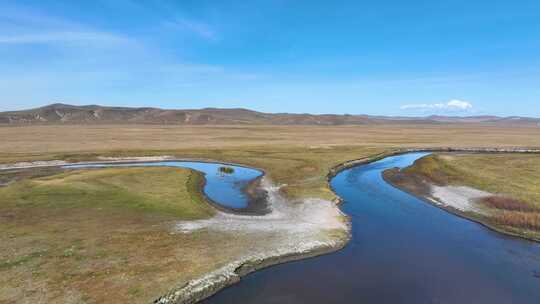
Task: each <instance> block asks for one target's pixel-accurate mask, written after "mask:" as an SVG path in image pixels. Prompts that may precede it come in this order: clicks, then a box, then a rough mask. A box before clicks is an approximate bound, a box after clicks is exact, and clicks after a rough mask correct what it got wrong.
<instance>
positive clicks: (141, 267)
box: [0, 124, 540, 303]
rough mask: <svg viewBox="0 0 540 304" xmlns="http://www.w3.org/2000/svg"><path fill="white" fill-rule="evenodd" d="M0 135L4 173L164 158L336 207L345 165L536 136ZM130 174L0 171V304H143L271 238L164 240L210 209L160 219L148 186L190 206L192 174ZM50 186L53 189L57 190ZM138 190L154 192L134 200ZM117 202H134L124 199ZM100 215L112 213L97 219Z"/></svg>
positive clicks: (482, 130)
mask: <svg viewBox="0 0 540 304" xmlns="http://www.w3.org/2000/svg"><path fill="white" fill-rule="evenodd" d="M0 138H1V141H0V164H13V163H17V162H32V161H40V160H65V161H69V162H75V161H86V160H103V159H106V158H107V157H134V156H162V155H169V156H173V157H176V158H183V159H204V160H216V161H224V162H233V163H238V164H243V165H248V166H252V167H256V168H260V169H263V170H264V171H265V173H266V174H267V177H268V178H269V180H270V181H272V182H273V183H274V184H275V185H280V186H281V188H280V191H281V193H282V194H283V195H284V196H285V197H287V198H288V199H290V200H291V201H295V200H296V201H299V200H305V199H310V198H316V199H325V200H327V201H328V202H327V203H328V204H331V202H330V200H333V199H335V198H336V197H335V194H334V193H333V192H332V191H331V190H330V189H329V186H328V183H327V176H328V173H329V171H330V169H331V168H333V167H334V166H336V165H338V164H340V163H343V162H346V161H348V160H353V159H369V158H373V157H377V156H378V155H381V154H384V153H390V152H392V151H395V150H397V149H404V148H437V147H454V148H472V147H476V148H516V147H521V148H529V147H531V148H534V147H540V128H539V127H535V126H515V127H501V126H486V125H476V124H467V125H457V124H448V125H410V124H408V125H360V126H231V125H228V126H159V125H105V126H101V125H100V126H93V125H85V126H80V125H46V126H2V127H0ZM534 157H536V155H535V156H534ZM129 170H142V171H145V172H146V170H151V169H143V168H139V169H129ZM129 170H128V169H126V171H117V172H115V174H118V176H116V177H114V178H111V177H110V176H109V175H108V174H111V172H114V171H107V170H106V169H105V170H104V171H95V172H96V173H92V174H98V175H99V174H103V176H101V175H100V176H101V177H100V178H98V179H96V177H95V176H92V174H90V176H88V175H87V174H88V173H87V174H82V173H81V174H80V175H74V176H70V175H67V176H66V175H65V173H62V172H57V171H55V170H48V169H42V170H41V171H40V170H35V172H34V173H32V174H28V173H23V171H18V170H7V171H3V172H2V173H1V179H0V183H1V184H3V185H4V186H2V187H0V191H3V192H2V193H4V194H5V195H3V196H2V198H3V199H2V201H1V204H2V207H1V209H0V212H1V213H0V216H1V218H2V225H1V230H2V231H1V232H2V235H3V236H4V239H3V240H2V242H1V244H2V245H1V246H2V248H1V249H2V250H1V251H2V252H3V255H2V257H1V259H2V260H1V261H0V263H1V264H0V265H1V268H0V272H2V277H3V278H4V282H3V283H2V288H1V289H0V303H12V302H15V301H17V302H20V303H25V302H28V303H30V302H32V301H39V300H44V301H46V302H49V303H53V302H58V303H68V302H69V301H72V302H77V301H85V302H88V303H95V302H103V301H105V302H111V301H112V302H115V303H147V302H149V301H151V300H153V299H156V298H157V297H159V296H161V295H163V294H164V292H166V291H167V290H171V289H172V288H176V287H178V286H182V284H184V283H186V282H187V281H188V280H189V279H193V278H196V277H199V276H200V275H202V274H204V273H207V272H209V271H211V270H213V269H216V267H221V266H223V265H226V263H227V261H228V260H231V259H234V258H235V257H238V256H240V255H242V252H241V251H242V250H243V249H242V248H244V249H245V248H251V249H253V248H256V247H259V248H263V247H264V246H267V245H268V244H269V243H268V240H270V239H272V238H274V237H275V236H274V234H272V233H268V232H265V235H264V237H262V238H261V237H257V236H254V235H249V236H247V235H238V234H237V233H229V234H228V233H224V232H219V233H218V232H208V231H204V230H203V231H195V232H193V233H192V234H170V231H171V230H170V227H171V226H170V225H168V224H163V223H169V224H170V223H173V222H174V221H177V220H186V219H194V218H200V217H201V216H202V217H206V216H208V214H211V212H210V213H208V212H209V211H208V210H206V209H205V208H203V209H197V211H196V213H191V214H186V213H183V212H182V210H180V209H177V208H176V209H175V208H169V209H166V210H164V209H162V208H161V207H162V206H159V204H158V205H156V202H157V201H158V200H159V199H161V198H160V196H159V195H157V194H156V191H151V189H149V188H153V187H156V186H159V187H163V186H166V185H168V184H170V182H171V178H177V179H179V180H181V181H180V182H179V183H178V184H179V185H185V187H179V188H177V189H176V191H179V193H180V194H181V197H185V198H186V199H185V200H184V201H183V202H184V203H186V200H190V199H189V198H188V197H191V196H190V195H193V188H192V187H193V185H194V184H193V183H189V182H188V181H189V180H190V178H189V172H190V171H187V170H168V169H160V171H159V172H157V173H160V174H156V175H151V177H152V178H153V179H155V180H152V178H145V177H143V176H141V177H140V178H139V179H137V178H133V177H132V175H133V173H134V172H133V171H129ZM100 172H101V173H100ZM154 173H156V172H154ZM145 174H146V173H145ZM107 176H109V177H107ZM175 176H176V177H175ZM529 182H534V181H529ZM96 183H97V184H100V185H102V186H103V187H104V188H103V189H101V190H100V191H105V192H106V193H105V192H104V193H101V192H99V191H98V192H95V193H93V194H92V195H94V196H84V197H85V199H86V200H80V197H79V198H78V197H73V195H75V194H77V191H79V190H81V189H83V190H84V189H86V191H88V189H94V188H95V185H96ZM38 186H39V187H38ZM45 186H46V187H53V188H54V187H60V188H59V189H61V190H62V191H63V192H62V191H60V192H59V191H57V190H58V189H57V188H54V189H53V188H51V189H49V188H47V189H45V188H43V187H45ZM118 187H120V188H118ZM122 187H124V188H122ZM23 188H24V189H23ZM74 189H75V190H77V189H78V190H77V191H75V190H74ZM119 189H120V190H121V189H124V190H121V191H120V190H119ZM199 190H200V189H199ZM73 191H75V192H73ZM107 191H109V192H107ZM111 191H112V192H111ZM118 191H120V192H118ZM122 191H123V192H122ZM141 191H142V192H144V191H149V193H139V194H137V193H138V192H141ZM158 192H159V191H158ZM83 193H87V192H84V191H83ZM107 193H109V194H110V193H114V194H115V195H116V194H118V195H117V196H116V199H118V204H115V205H114V206H108V205H107V204H105V205H104V206H95V208H94V207H92V208H88V206H92V204H91V202H90V201H91V200H92V199H96V200H101V201H102V200H103V197H100V195H108V194H107ZM119 193H120V194H122V193H124V194H129V196H130V199H129V200H124V198H125V196H122V195H120V194H119ZM189 193H191V194H189ZM8 194H9V195H8ZM79 194H80V193H79ZM137 195H139V196H137ZM75 196H76V195H75ZM195 201H197V200H194V202H195ZM145 203H146V204H145ZM173 203H174V202H173ZM199 203H200V202H199ZM98 205H99V204H98ZM133 206H139V207H140V208H132V207H133ZM141 206H142V207H141ZM176 206H177V207H178V206H179V205H176ZM185 206H189V204H188V205H185ZM109 207H110V209H107V208H109ZM191 207H193V206H191ZM99 208H105V210H108V212H107V213H106V214H105V215H104V212H103V210H100V209H99ZM123 210H129V212H122V211H123ZM36 219H41V220H36ZM49 222H50V223H52V224H50V223H49ZM96 232H99V233H97V234H96ZM325 237H330V238H332V237H334V236H332V235H328V236H325ZM337 237H338V238H342V237H343V236H342V235H341V234H338V236H337ZM223 240H226V241H227V242H223ZM225 243H226V244H227V246H224V244H225ZM225 249H226V250H225ZM270 249H271V248H268V250H270ZM217 252H219V253H220V254H219V255H218V254H215V253H217ZM190 257H191V258H190ZM111 280H112V281H111ZM113 281H114V282H115V283H114V284H111V282H113ZM156 284H157V285H156ZM111 288H114V293H113V292H112V291H111Z"/></svg>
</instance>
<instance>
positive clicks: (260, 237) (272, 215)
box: [4, 157, 350, 303]
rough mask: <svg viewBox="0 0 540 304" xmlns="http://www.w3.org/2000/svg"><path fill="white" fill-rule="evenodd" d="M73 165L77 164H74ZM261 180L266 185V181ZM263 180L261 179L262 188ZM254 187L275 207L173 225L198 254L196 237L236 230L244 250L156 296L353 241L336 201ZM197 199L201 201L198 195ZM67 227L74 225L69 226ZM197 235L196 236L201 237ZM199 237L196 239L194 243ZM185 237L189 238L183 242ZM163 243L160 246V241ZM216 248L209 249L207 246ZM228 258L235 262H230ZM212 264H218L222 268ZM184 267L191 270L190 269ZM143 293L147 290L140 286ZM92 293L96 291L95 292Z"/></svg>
mask: <svg viewBox="0 0 540 304" xmlns="http://www.w3.org/2000/svg"><path fill="white" fill-rule="evenodd" d="M164 160H166V161H171V160H173V158H172V157H152V158H144V157H143V158H134V157H130V158H127V159H124V158H116V159H106V160H96V161H92V162H84V163H79V164H78V165H92V164H94V165H95V164H126V163H135V164H136V163H146V162H155V161H164ZM104 161H106V162H104ZM67 164H68V163H67V162H61V161H51V162H39V163H35V164H34V163H25V164H15V165H9V166H4V169H8V168H9V169H10V170H7V171H13V170H16V171H18V170H21V171H19V172H27V171H28V170H30V171H33V170H32V168H33V167H32V166H33V165H36V166H37V167H36V168H35V169H36V170H49V171H50V172H49V173H48V174H52V176H54V174H56V173H58V172H56V171H54V168H58V165H62V166H64V165H67ZM70 164H71V165H74V164H73V163H70ZM14 168H18V169H14ZM149 168H152V167H149ZM97 170H98V171H100V170H107V169H97ZM109 170H110V169H109ZM123 170H128V169H123ZM137 170H139V171H141V170H142V171H144V170H145V168H137ZM76 171H84V170H76ZM87 172H88V171H87ZM94 172H97V171H94ZM203 180H204V179H198V180H193V179H191V178H190V179H189V180H188V181H192V182H191V183H189V184H190V185H191V186H196V187H197V188H199V189H198V190H200V192H201V193H203V191H202V188H201V187H203V185H204V182H203ZM193 181H194V182H193ZM255 183H256V184H255ZM261 183H263V184H264V185H261ZM257 184H259V186H258V187H257ZM249 188H250V189H249V191H250V192H251V193H259V194H260V193H265V196H266V195H267V194H269V195H270V197H269V198H268V201H269V202H270V203H271V205H270V204H269V205H268V206H267V207H268V208H267V209H268V210H269V212H267V213H266V214H264V215H262V214H258V215H248V214H246V213H244V214H238V213H236V212H234V211H232V212H231V210H227V212H224V211H223V209H224V208H217V210H216V211H215V214H214V216H212V217H211V218H209V219H204V220H189V221H185V220H180V221H178V220H176V224H174V225H173V229H172V233H173V234H174V235H178V236H186V237H188V239H192V240H191V241H190V243H192V244H193V245H191V246H193V254H188V255H196V254H197V250H201V248H200V245H196V244H197V243H200V241H196V239H200V238H201V234H202V235H207V236H205V237H203V240H204V239H207V238H208V239H209V240H211V239H214V238H219V236H220V235H221V236H222V238H223V239H230V237H231V236H233V235H234V238H233V239H230V240H229V241H228V243H227V244H228V245H227V246H229V247H230V246H232V247H234V248H238V250H236V251H234V252H235V253H229V254H225V255H224V256H223V257H222V259H221V261H222V262H219V263H217V264H215V263H214V264H212V263H210V264H208V266H210V268H206V269H207V270H206V271H204V272H203V273H204V274H203V273H201V276H195V278H193V279H191V280H189V281H182V280H181V279H180V280H179V278H180V277H182V276H180V277H179V278H177V279H175V280H172V281H170V282H168V283H162V284H163V286H167V285H169V286H170V284H171V283H174V282H177V284H178V285H177V287H174V288H171V289H169V292H167V293H163V294H166V296H162V297H160V298H159V299H158V300H156V301H158V302H160V303H193V302H196V301H198V300H200V299H203V298H205V297H208V296H210V295H212V294H213V293H215V292H217V291H218V290H219V289H221V288H224V287H226V286H228V285H230V284H232V283H234V282H237V281H238V280H239V279H240V277H241V276H244V275H246V274H248V273H250V272H252V271H255V270H257V269H261V268H264V267H267V266H270V265H274V264H278V263H283V262H288V261H292V260H297V259H303V258H307V257H312V256H316V255H321V254H325V253H328V252H331V251H335V250H338V249H340V248H342V247H343V246H344V245H345V244H346V243H347V240H348V238H349V237H350V235H349V226H348V219H347V217H346V216H344V215H343V214H342V213H341V212H340V211H339V209H338V208H337V207H336V206H335V205H334V204H332V203H330V202H328V201H325V200H320V199H307V200H296V201H294V202H293V201H289V200H287V199H285V198H284V197H283V196H282V195H281V191H280V189H279V187H273V186H271V183H270V182H269V181H268V180H267V179H265V178H263V177H262V176H261V177H260V178H257V179H256V180H255V181H253V183H250V186H249ZM150 190H151V189H150ZM53 192H55V191H53ZM21 193H23V192H21ZM51 193H52V192H51ZM259 199H260V196H259ZM59 200H61V199H59ZM193 201H194V202H195V200H193ZM206 201H208V200H206ZM214 206H215V205H214ZM171 220H172V219H169V220H168V221H169V222H170V221H171ZM160 226H162V225H160ZM165 226H168V225H165ZM162 227H163V226H162ZM66 228H68V229H69V227H66ZM79 229H80V228H79ZM103 229H104V230H105V231H106V230H107V228H106V226H103V227H102V229H101V230H103ZM80 230H84V229H80ZM163 232H165V231H163ZM227 235H229V236H227ZM193 237H195V239H194V238H193ZM85 238H86V237H85ZM182 238H184V237H182ZM194 241H195V243H193V242H194ZM201 241H202V240H201ZM185 242H186V240H184V241H183V242H182V243H185ZM158 243H159V242H158ZM158 243H157V244H156V245H158ZM203 243H206V244H207V245H206V246H209V245H210V244H211V243H209V242H206V241H203ZM219 244H223V243H220V242H215V243H212V245H210V248H213V247H216V248H214V249H212V250H215V251H216V253H218V254H222V253H223V249H224V248H220V245H219ZM158 246H159V245H158ZM210 248H207V249H205V251H206V250H209V249H210ZM183 250H184V255H185V254H186V252H185V250H188V248H185V249H183ZM199 254H200V252H199ZM111 258H112V257H111ZM196 260H197V259H195V260H191V261H190V262H191V263H195V264H196V263H197V262H196ZM227 260H229V261H228V262H226V261H227ZM141 262H142V264H145V263H144V261H141ZM206 263H208V262H206ZM223 263H225V264H223ZM211 265H215V266H216V267H214V266H211ZM220 265H221V266H220ZM183 271H186V269H184V270H183ZM190 272H191V271H190ZM178 282H180V283H178ZM97 285H99V284H97ZM105 290H106V289H105ZM171 290H172V291H171ZM118 292H119V293H121V292H120V290H118ZM99 293H100V292H98V294H99ZM138 293H139V295H141V294H140V293H141V292H140V291H139V292H138ZM92 296H95V294H94V295H92ZM92 296H90V297H92ZM120 299H121V298H117V300H118V302H122V300H120ZM51 302H54V301H51Z"/></svg>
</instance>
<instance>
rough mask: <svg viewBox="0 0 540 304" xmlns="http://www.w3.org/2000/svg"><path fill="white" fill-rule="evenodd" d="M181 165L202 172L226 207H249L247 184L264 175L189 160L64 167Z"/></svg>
mask: <svg viewBox="0 0 540 304" xmlns="http://www.w3.org/2000/svg"><path fill="white" fill-rule="evenodd" d="M144 166H161V167H181V168H190V169H193V170H197V171H199V172H202V173H203V174H204V176H205V179H206V184H205V186H204V192H205V194H206V195H207V196H208V197H209V198H210V199H211V200H212V201H213V202H215V203H217V204H219V205H222V206H224V207H226V208H232V209H243V208H246V207H248V203H249V198H248V197H247V195H246V193H245V192H244V188H245V187H246V186H247V184H248V183H249V182H251V181H253V180H254V179H255V178H257V177H259V176H261V175H262V172H261V171H259V170H256V169H252V168H247V167H242V166H233V165H226V166H228V167H231V168H233V169H234V172H233V173H230V174H226V173H222V172H220V171H219V168H220V167H222V166H224V165H223V164H219V163H209V162H189V161H163V162H147V163H122V164H86V165H68V166H64V168H74V169H76V168H96V167H98V168H101V167H144Z"/></svg>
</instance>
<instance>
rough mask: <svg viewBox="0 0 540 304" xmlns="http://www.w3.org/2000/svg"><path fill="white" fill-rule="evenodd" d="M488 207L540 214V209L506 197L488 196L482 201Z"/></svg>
mask: <svg viewBox="0 0 540 304" xmlns="http://www.w3.org/2000/svg"><path fill="white" fill-rule="evenodd" d="M480 202H481V203H482V204H484V205H486V206H488V207H491V208H495V209H502V210H509V211H524V212H540V208H537V207H534V206H531V205H529V204H527V203H526V202H524V201H521V200H517V199H514V198H511V197H505V196H488V197H484V198H482V199H481V200H480Z"/></svg>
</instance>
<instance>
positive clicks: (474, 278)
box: [205, 153, 540, 304]
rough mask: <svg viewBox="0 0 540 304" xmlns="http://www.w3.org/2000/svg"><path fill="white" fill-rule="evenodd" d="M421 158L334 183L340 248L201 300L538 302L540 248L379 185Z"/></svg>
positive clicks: (367, 169)
mask: <svg viewBox="0 0 540 304" xmlns="http://www.w3.org/2000/svg"><path fill="white" fill-rule="evenodd" d="M425 154H426V153H410V154H406V155H400V156H394V157H389V158H386V159H383V160H381V161H378V162H374V163H371V164H368V165H364V166H360V167H356V168H352V169H348V170H346V171H343V172H341V173H340V174H338V175H337V176H336V177H335V178H334V179H333V180H332V182H331V183H332V187H333V188H334V189H335V191H336V192H337V194H338V195H339V196H340V197H342V198H343V199H344V201H345V203H344V205H343V207H342V209H343V211H344V212H345V213H347V214H348V215H350V216H351V220H352V229H353V230H352V233H353V236H352V240H351V242H350V243H349V245H347V247H345V248H344V249H343V250H341V251H339V252H336V253H334V254H330V255H326V256H322V257H318V258H313V259H308V260H303V261H298V262H293V263H288V264H283V265H278V266H274V267H271V268H268V269H265V270H262V271H259V272H256V273H254V274H251V275H249V276H247V277H245V278H244V279H243V280H242V281H241V282H240V283H239V284H236V285H234V286H232V287H230V288H227V289H225V290H223V291H222V292H220V293H218V294H217V295H216V296H214V297H212V298H210V299H208V300H207V301H205V303H414V304H417V303H489V304H493V303H505V304H506V303H534V304H537V303H540V278H538V277H537V276H538V274H540V244H538V243H534V242H529V241H525V240H521V239H517V238H512V237H508V236H504V235H501V234H498V233H496V232H493V231H491V230H488V229H486V228H484V227H483V226H481V225H479V224H476V223H473V222H471V221H468V220H465V219H462V218H459V217H457V216H454V215H452V214H449V213H447V212H445V211H443V210H441V209H439V208H436V207H434V206H431V205H429V204H427V203H425V202H423V201H421V200H419V199H417V198H415V197H413V196H411V195H409V194H407V193H404V192H402V191H400V190H399V189H396V188H394V187H392V186H391V185H389V184H387V183H386V182H385V181H384V180H383V179H382V177H381V172H382V171H383V170H385V169H387V168H392V167H405V166H408V165H410V164H412V162H414V160H416V159H418V158H419V157H422V156H423V155H425Z"/></svg>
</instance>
